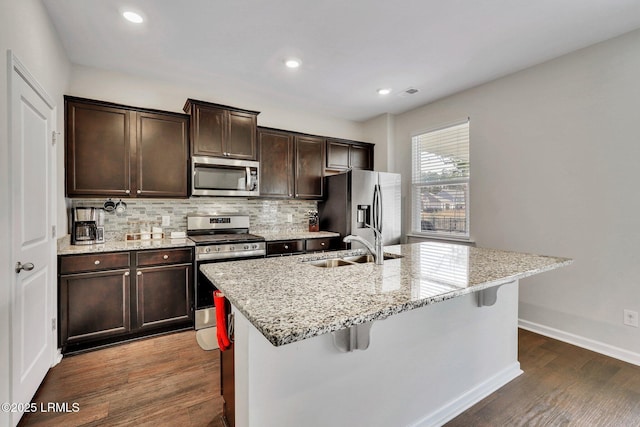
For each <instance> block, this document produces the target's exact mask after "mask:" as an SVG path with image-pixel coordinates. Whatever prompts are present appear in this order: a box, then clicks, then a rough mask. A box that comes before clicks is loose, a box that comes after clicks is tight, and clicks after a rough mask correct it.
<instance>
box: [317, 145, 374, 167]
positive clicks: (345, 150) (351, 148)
mask: <svg viewBox="0 0 640 427" xmlns="http://www.w3.org/2000/svg"><path fill="white" fill-rule="evenodd" d="M327 169H329V170H334V171H341V170H345V169H365V170H373V144H368V143H365V142H356V141H348V140H343V139H335V138H328V139H327Z"/></svg>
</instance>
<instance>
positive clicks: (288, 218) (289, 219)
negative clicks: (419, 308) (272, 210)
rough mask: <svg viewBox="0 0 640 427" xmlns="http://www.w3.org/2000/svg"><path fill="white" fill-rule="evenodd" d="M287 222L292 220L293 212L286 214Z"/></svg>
mask: <svg viewBox="0 0 640 427" xmlns="http://www.w3.org/2000/svg"><path fill="white" fill-rule="evenodd" d="M287 222H293V214H287Z"/></svg>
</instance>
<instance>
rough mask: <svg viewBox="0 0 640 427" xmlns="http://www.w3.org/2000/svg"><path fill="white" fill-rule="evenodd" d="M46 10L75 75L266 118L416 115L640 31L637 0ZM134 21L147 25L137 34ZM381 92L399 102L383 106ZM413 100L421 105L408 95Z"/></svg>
mask: <svg viewBox="0 0 640 427" xmlns="http://www.w3.org/2000/svg"><path fill="white" fill-rule="evenodd" d="M43 3H44V4H45V6H46V7H47V9H48V10H49V13H50V15H51V18H52V20H53V22H54V25H55V26H56V28H57V31H58V33H59V34H60V37H61V38H62V42H63V44H64V46H65V48H66V50H67V53H68V55H69V59H70V60H71V62H73V63H75V64H80V65H86V66H91V67H97V68H102V69H108V70H115V71H121V72H124V73H129V74H134V75H142V76H149V77H153V78H158V79H162V80H167V81H170V82H176V83H182V84H185V85H186V86H190V87H192V86H196V87H199V86H202V87H205V86H206V87H207V88H209V89H211V88H213V89H215V88H216V87H219V88H221V91H222V88H224V92H225V93H229V90H232V91H234V92H236V93H238V94H242V98H243V99H254V100H256V104H257V105H260V104H264V103H265V101H267V100H268V103H269V105H278V106H281V107H283V108H291V109H295V110H301V111H308V112H309V113H314V114H328V115H331V116H336V117H341V118H345V119H349V120H358V121H359V120H365V119H368V118H371V117H375V116H377V115H379V114H382V113H387V112H388V113H400V112H403V111H407V110H409V109H411V108H414V107H416V106H419V105H423V104H426V103H428V102H430V101H433V100H435V99H438V98H441V97H443V96H446V95H449V94H452V93H455V92H458V91H460V90H463V89H466V88H469V87H473V86H476V85H478V84H481V83H484V82H487V81H490V80H493V79H495V78H497V77H500V76H503V75H506V74H509V73H512V72H514V71H518V70H521V69H523V68H527V67H529V66H532V65H534V64H538V63H540V62H543V61H546V60H549V59H551V58H554V57H557V56H560V55H563V54H565V53H568V52H571V51H573V50H576V49H579V48H582V47H585V46H588V45H591V44H594V43H597V42H599V41H603V40H606V39H609V38H612V37H615V36H617V35H620V34H623V33H625V32H628V31H631V30H633V29H636V28H640V1H639V0H393V1H391V0H388V1H387V0H385V1H382V0H269V1H267V0H232V1H222V0H183V1H178V0H109V1H107V0H101V1H98V0H93V1H92V0H43ZM125 8H130V9H133V10H136V11H139V12H140V13H141V14H142V15H143V16H144V17H145V19H146V20H145V22H144V23H143V24H141V25H139V26H136V25H134V24H131V23H129V22H127V21H125V20H124V19H123V18H122V17H121V15H120V13H121V11H122V10H124V9H125ZM289 55H293V56H297V57H299V58H301V59H302V61H303V64H302V67H301V68H299V69H298V70H295V71H292V70H289V69H286V68H285V67H284V66H283V59H284V58H285V57H287V56H289ZM382 87H390V88H392V89H393V92H392V93H391V94H390V95H387V96H384V97H383V96H380V95H378V94H377V93H376V90H377V89H378V88H382ZM410 87H413V88H416V89H418V90H419V92H418V93H416V94H414V95H404V91H405V90H406V89H407V88H410ZM403 95H404V96H403ZM190 96H191V97H193V98H198V94H193V95H190ZM206 100H209V101H212V102H222V101H224V102H222V103H227V104H228V103H231V105H234V104H233V103H232V101H231V100H226V99H225V100H221V99H206ZM237 106H238V107H241V108H246V109H256V108H255V107H256V106H252V105H237Z"/></svg>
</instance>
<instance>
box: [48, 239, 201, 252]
mask: <svg viewBox="0 0 640 427" xmlns="http://www.w3.org/2000/svg"><path fill="white" fill-rule="evenodd" d="M189 246H195V243H193V241H191V240H189V239H186V238H184V239H149V240H126V241H125V240H112V241H107V242H105V243H100V244H97V245H72V244H71V239H70V236H69V235H67V236H65V237H63V238H61V239H59V240H58V255H79V254H90V253H97V252H122V251H133V250H141V249H165V248H184V247H189Z"/></svg>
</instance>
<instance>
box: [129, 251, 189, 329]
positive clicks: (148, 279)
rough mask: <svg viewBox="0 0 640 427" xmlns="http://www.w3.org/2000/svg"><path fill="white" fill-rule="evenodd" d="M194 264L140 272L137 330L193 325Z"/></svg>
mask: <svg viewBox="0 0 640 427" xmlns="http://www.w3.org/2000/svg"><path fill="white" fill-rule="evenodd" d="M192 276H193V275H192V270H191V264H179V265H168V266H160V267H145V268H139V269H138V270H137V271H136V297H137V301H136V313H137V327H138V328H139V329H141V330H143V329H151V328H156V327H162V326H167V325H171V324H176V323H190V322H191V287H192V280H193V278H192Z"/></svg>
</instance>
